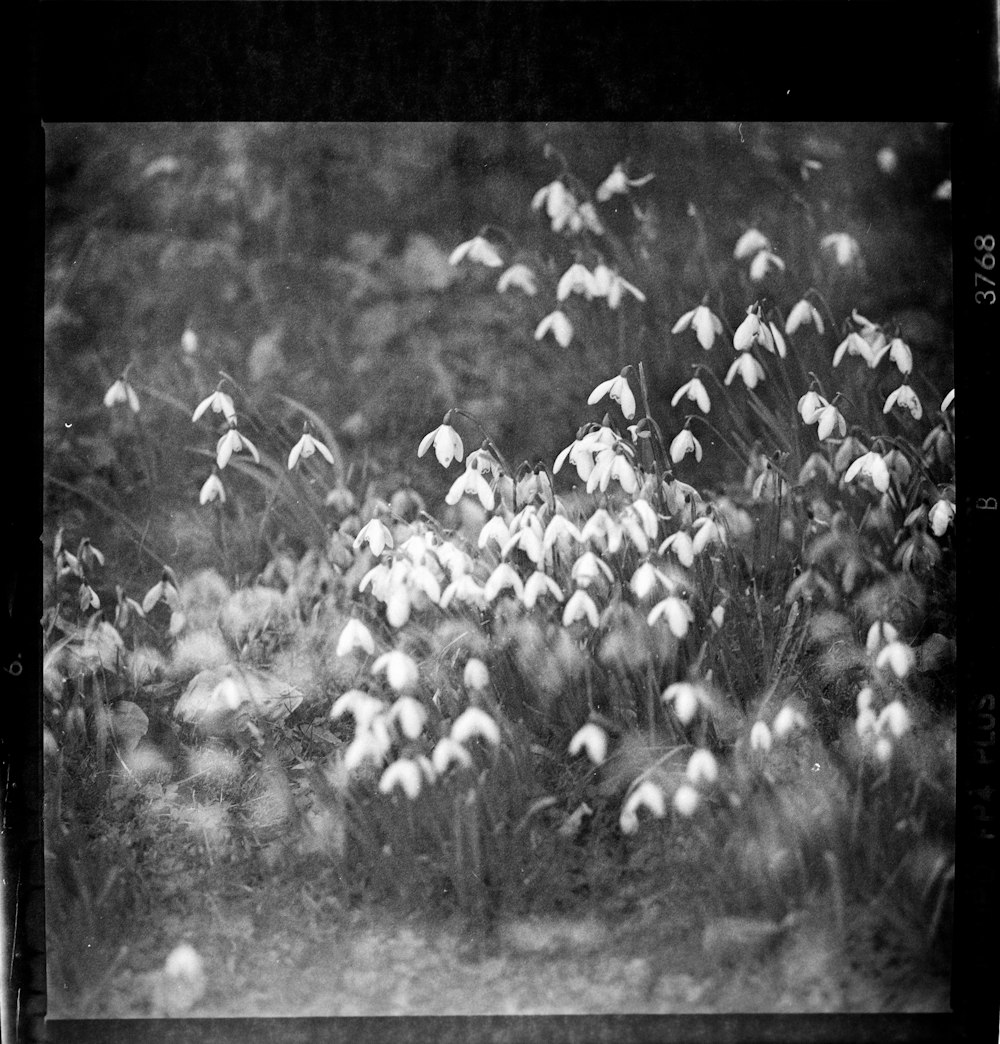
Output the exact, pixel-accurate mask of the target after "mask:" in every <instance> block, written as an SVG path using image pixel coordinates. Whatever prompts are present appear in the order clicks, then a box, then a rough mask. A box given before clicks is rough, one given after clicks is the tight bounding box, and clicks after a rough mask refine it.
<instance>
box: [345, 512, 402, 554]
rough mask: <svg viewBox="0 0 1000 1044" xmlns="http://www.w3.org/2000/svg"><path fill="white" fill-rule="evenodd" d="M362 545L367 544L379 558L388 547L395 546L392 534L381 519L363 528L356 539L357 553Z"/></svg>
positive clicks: (373, 520) (376, 519)
mask: <svg viewBox="0 0 1000 1044" xmlns="http://www.w3.org/2000/svg"><path fill="white" fill-rule="evenodd" d="M362 544H367V545H368V546H369V547H370V548H371V552H372V554H373V555H374V556H375V557H376V558H378V557H379V555H381V554H382V552H383V551H384V550H385V549H386V548H387V547H392V546H393V540H392V532H391V531H390V530H389V527H388V526H387V525H386V524H385V523H384V522H383V521H382V520H381V519H378V518H373V519H371V520H370V521H368V522H366V523H365V524H364V525H363V526H362V527H361V529H360V530H359V532H358V535H357V536H356V537H355V538H354V545H353V546H354V550H355V551H357V550H358V549H359V548H360V547H361V545H362Z"/></svg>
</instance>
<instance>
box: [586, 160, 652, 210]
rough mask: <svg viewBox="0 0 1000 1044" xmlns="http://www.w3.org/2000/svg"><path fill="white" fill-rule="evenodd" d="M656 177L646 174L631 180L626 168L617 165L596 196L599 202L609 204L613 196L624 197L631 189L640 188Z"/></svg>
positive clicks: (598, 189) (599, 186)
mask: <svg viewBox="0 0 1000 1044" xmlns="http://www.w3.org/2000/svg"><path fill="white" fill-rule="evenodd" d="M654 176H655V175H653V174H646V175H644V176H643V177H641V178H630V177H629V176H628V175H627V174H626V173H625V168H624V167H623V166H622V165H621V164H620V163H616V164H615V169H614V170H613V171H612V172H611V173H610V174H609V175H608V176H607V177H606V178H605V179H604V180H603V181H602V182H601V183H600V185H598V186H597V192H596V193H595V195H596V196H597V199H598V202H600V203H607V202H608V200H609V199H611V197H612V196H616V195H624V194H625V193H627V192H628V190H629V188H630V187H631V188H639V186H640V185H645V184H646V182H648V181H652V180H653V177H654Z"/></svg>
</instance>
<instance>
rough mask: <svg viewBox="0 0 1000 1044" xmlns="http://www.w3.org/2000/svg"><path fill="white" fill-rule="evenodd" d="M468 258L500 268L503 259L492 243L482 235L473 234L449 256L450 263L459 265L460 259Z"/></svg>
mask: <svg viewBox="0 0 1000 1044" xmlns="http://www.w3.org/2000/svg"><path fill="white" fill-rule="evenodd" d="M465 258H468V259H469V260H470V261H478V262H479V264H481V265H486V266H487V267H488V268H500V267H501V266H502V265H503V261H502V260H501V259H500V255H499V254H498V253H497V252H496V249H495V248H494V247H493V246H492V244H491V243H490V242H489V241H488V240H486V239H484V238H483V237H482V236H473V237H472V239H467V240H466V241H465V242H464V243H459V245H458V246H457V247H455V249H454V250H453V251H452V252H451V255H450V256H449V257H448V263H449V264H451V265H457V264H458V263H459V262H460V261H462V260H464V259H465Z"/></svg>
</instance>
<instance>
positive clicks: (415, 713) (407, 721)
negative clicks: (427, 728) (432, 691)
mask: <svg viewBox="0 0 1000 1044" xmlns="http://www.w3.org/2000/svg"><path fill="white" fill-rule="evenodd" d="M388 718H389V721H396V722H398V723H399V728H400V731H401V732H402V733H403V735H404V736H405V737H406V738H407V739H408V740H415V739H419V738H420V733H421V732H423V730H424V724H425V723H426V721H427V711H426V709H425V708H424V705H423V704H422V703H421V702H420V701H419V700H416V699H414V698H413V697H412V696H400V697H399V699H397V700H396V702H395V703H393V705H392V706H391V707H390V708H389V714H388Z"/></svg>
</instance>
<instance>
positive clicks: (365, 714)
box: [330, 689, 385, 733]
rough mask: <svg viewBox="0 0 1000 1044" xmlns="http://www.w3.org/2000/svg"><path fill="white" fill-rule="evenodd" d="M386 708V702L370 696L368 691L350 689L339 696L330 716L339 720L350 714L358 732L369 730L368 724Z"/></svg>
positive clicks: (334, 719)
mask: <svg viewBox="0 0 1000 1044" xmlns="http://www.w3.org/2000/svg"><path fill="white" fill-rule="evenodd" d="M384 710H385V704H384V703H383V702H382V701H381V700H378V699H376V698H375V697H374V696H369V695H368V693H367V692H362V691H361V690H360V689H348V690H347V692H345V693H343V694H342V695H340V696H338V697H337V699H336V700H335V701H334V704H333V706H332V707H331V708H330V718H331V719H332V720H333V721H337V719H338V718H342V717H343V716H344V715H345V714H350V715H351V717H352V718H353V719H354V726H355V730H356V731H357V732H358V733H361V732H364V731H365V730H367V728H368V726H369V725H370V724H371V723H372V722H373V721H374V720H375V719H376V718H377V717H378V715H379V714H381V713H382V711H384Z"/></svg>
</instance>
